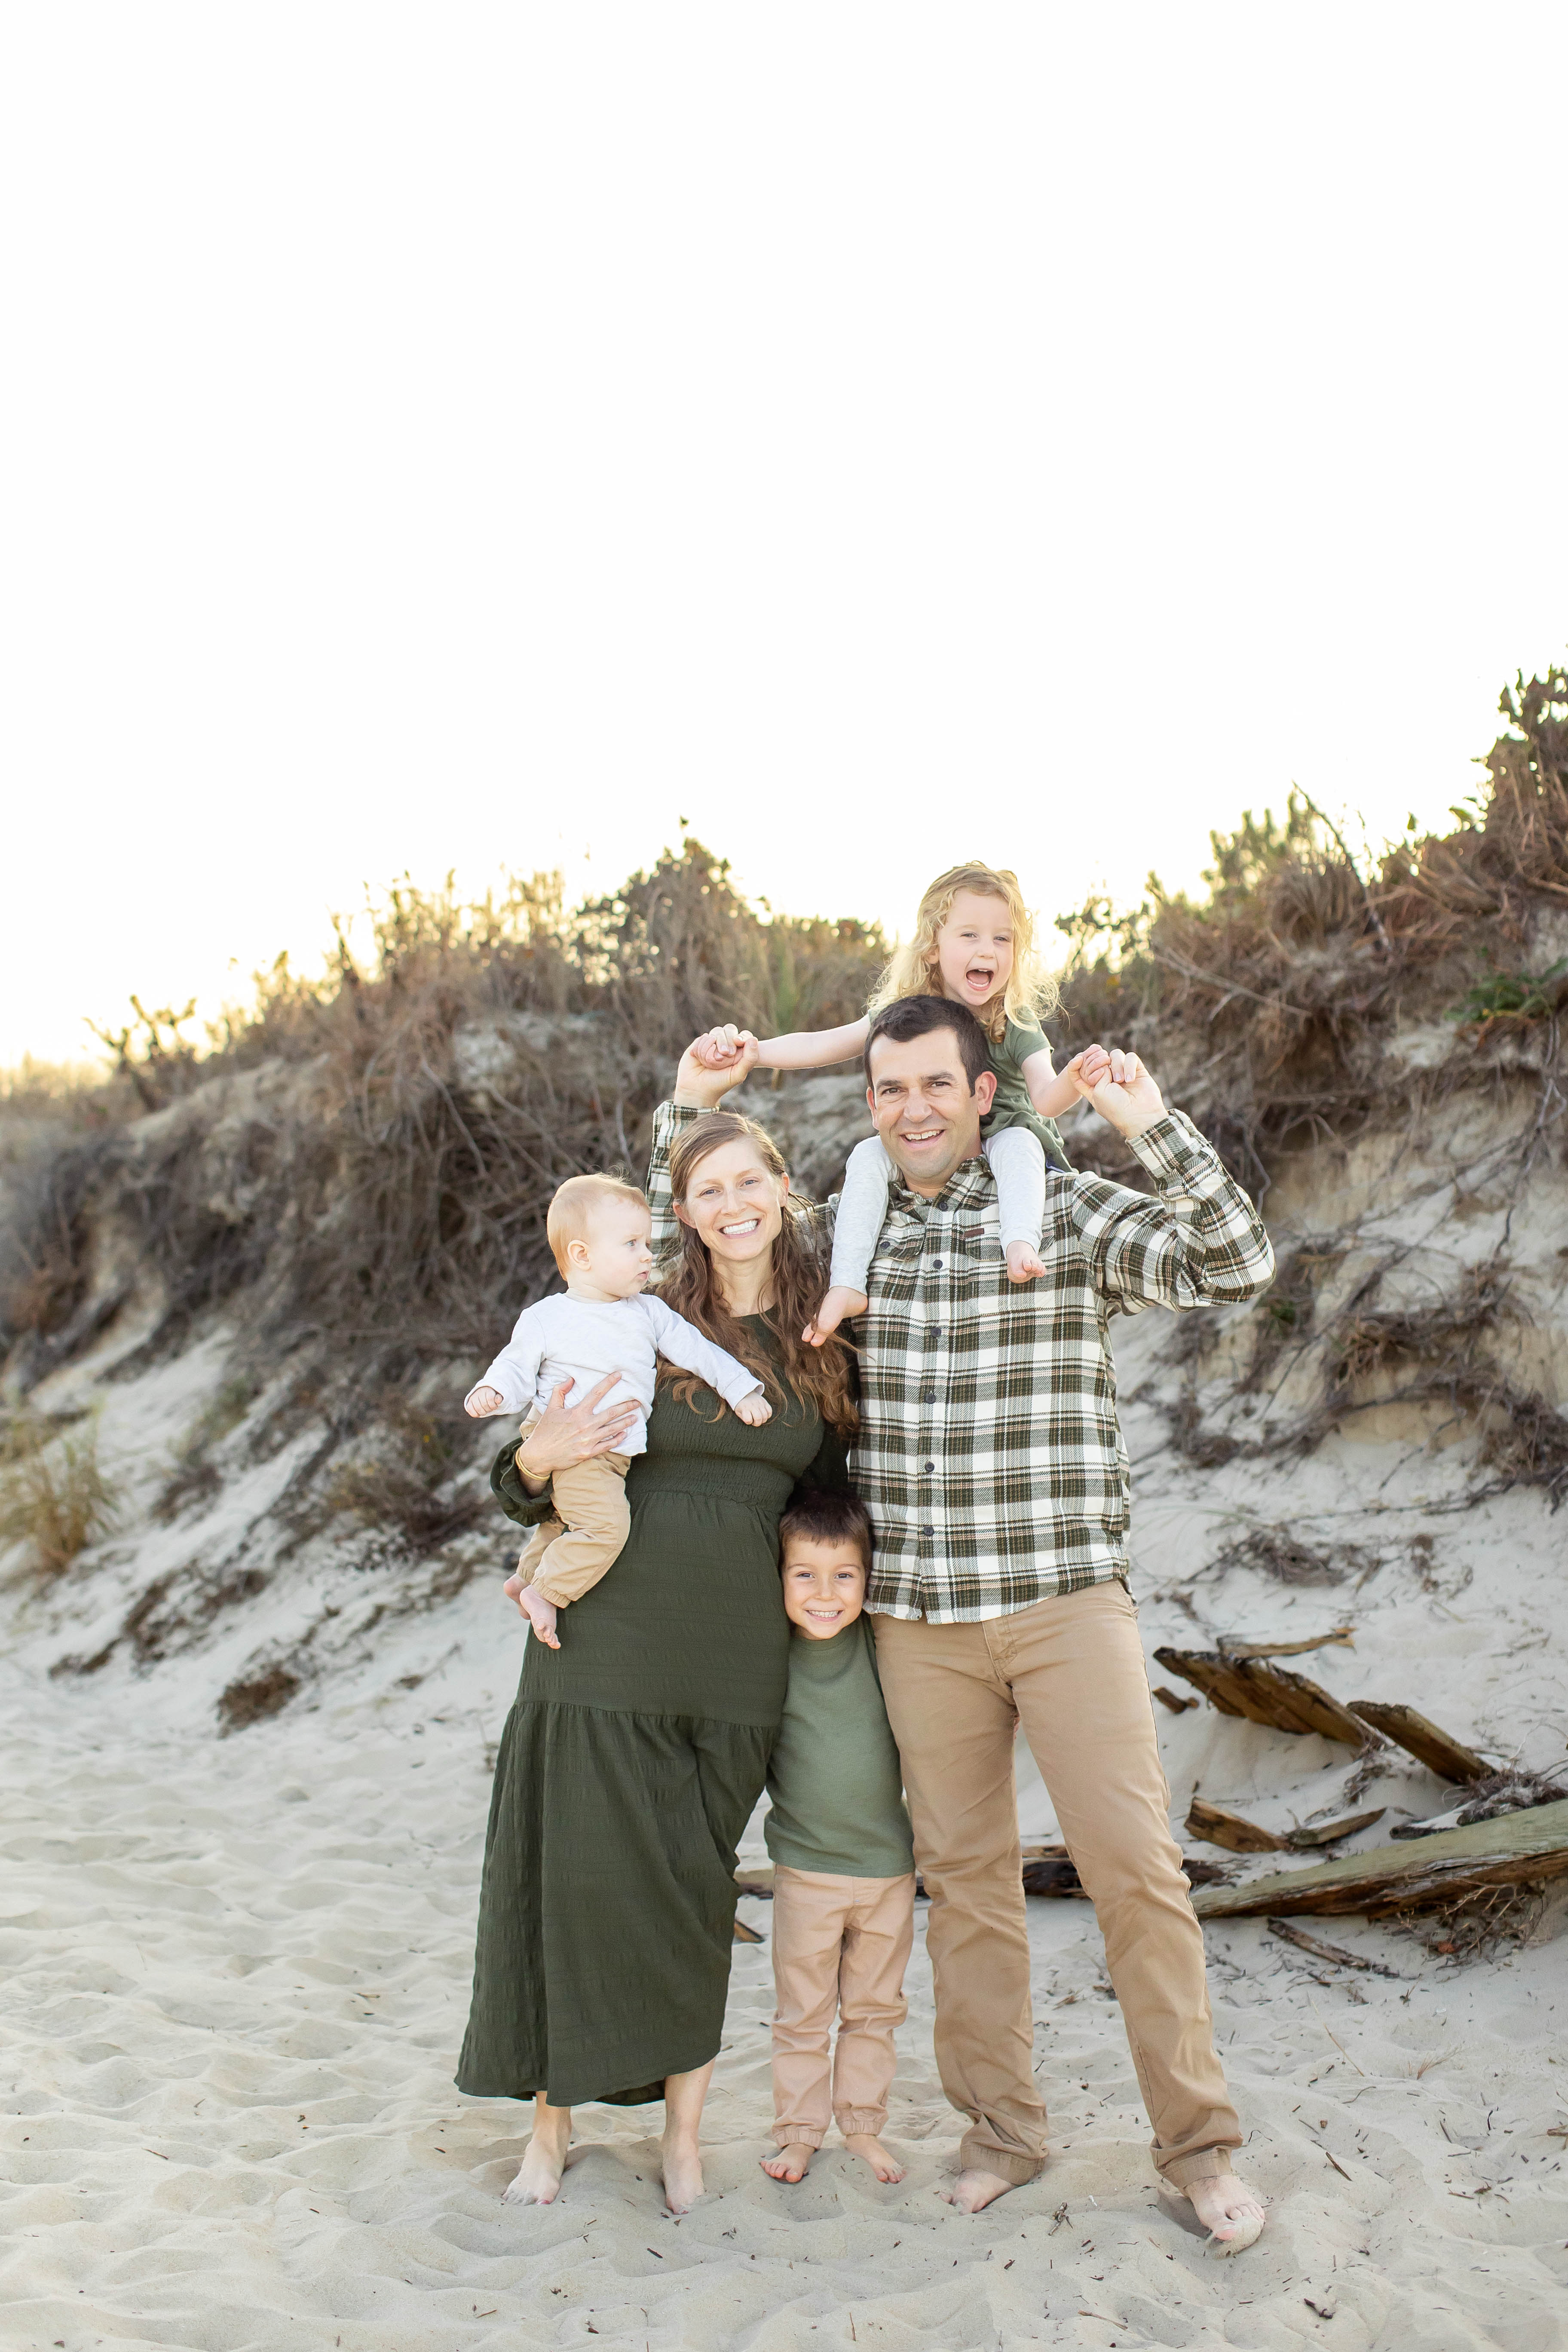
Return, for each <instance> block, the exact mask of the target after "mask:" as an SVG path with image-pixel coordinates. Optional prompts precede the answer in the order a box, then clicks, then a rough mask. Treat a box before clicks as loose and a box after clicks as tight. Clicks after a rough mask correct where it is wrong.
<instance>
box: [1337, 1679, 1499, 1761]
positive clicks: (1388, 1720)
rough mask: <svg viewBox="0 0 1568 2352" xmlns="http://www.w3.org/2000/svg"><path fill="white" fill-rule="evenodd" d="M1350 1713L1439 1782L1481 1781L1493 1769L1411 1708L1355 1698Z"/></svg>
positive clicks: (1473, 1751) (1473, 1750) (1372, 1699)
mask: <svg viewBox="0 0 1568 2352" xmlns="http://www.w3.org/2000/svg"><path fill="white" fill-rule="evenodd" d="M1351 1713H1352V1715H1354V1716H1359V1717H1360V1718H1361V1720H1362V1722H1363V1723H1366V1724H1370V1725H1371V1727H1372V1728H1373V1731H1377V1732H1381V1733H1382V1735H1383V1737H1384V1739H1392V1740H1393V1742H1394V1746H1395V1747H1396V1748H1404V1750H1405V1754H1406V1755H1407V1756H1414V1757H1415V1759H1416V1761H1417V1763H1420V1764H1425V1765H1426V1769H1427V1770H1428V1771H1429V1772H1436V1775H1437V1778H1438V1779H1439V1780H1486V1778H1487V1777H1488V1775H1489V1773H1490V1772H1491V1771H1493V1770H1494V1769H1495V1767H1494V1766H1492V1765H1490V1764H1489V1763H1488V1762H1487V1761H1486V1759H1485V1758H1484V1757H1480V1756H1478V1755H1477V1754H1476V1752H1475V1749H1474V1748H1462V1747H1461V1746H1460V1744H1459V1742H1458V1740H1457V1739H1450V1738H1449V1737H1448V1734H1447V1732H1446V1731H1440V1730H1439V1729H1438V1728H1437V1726H1436V1724H1435V1723H1430V1722H1428V1721H1427V1719H1426V1717H1425V1716H1424V1715H1417V1714H1416V1712H1415V1708H1414V1707H1413V1706H1396V1705H1394V1704H1393V1703H1392V1702H1391V1701H1388V1700H1385V1699H1378V1698H1358V1699H1356V1700H1354V1701H1352V1706H1351Z"/></svg>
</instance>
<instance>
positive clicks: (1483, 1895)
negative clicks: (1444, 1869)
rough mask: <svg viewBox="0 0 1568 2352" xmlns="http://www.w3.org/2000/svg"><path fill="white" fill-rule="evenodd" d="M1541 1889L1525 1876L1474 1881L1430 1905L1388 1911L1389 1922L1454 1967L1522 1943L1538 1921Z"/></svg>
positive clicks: (1542, 1900) (1542, 1902) (1542, 1896)
mask: <svg viewBox="0 0 1568 2352" xmlns="http://www.w3.org/2000/svg"><path fill="white" fill-rule="evenodd" d="M1545 1907H1546V1889H1545V1887H1544V1886H1543V1885H1541V1884H1540V1883H1539V1882H1537V1881H1534V1880H1525V1881H1522V1882H1521V1883H1520V1884H1518V1885H1511V1886H1478V1887H1474V1888H1472V1889H1471V1891H1470V1892H1469V1893H1468V1895H1456V1896H1455V1897H1454V1898H1453V1900H1452V1901H1451V1902H1447V1903H1438V1904H1436V1905H1434V1906H1432V1907H1431V1908H1430V1909H1422V1910H1415V1909H1407V1910H1403V1911H1394V1912H1391V1913H1390V1914H1389V1915H1388V1918H1389V1925H1390V1926H1392V1927H1398V1928H1400V1929H1402V1930H1403V1931H1404V1933H1405V1935H1407V1936H1414V1937H1415V1938H1416V1940H1417V1942H1419V1943H1421V1944H1424V1945H1425V1946H1426V1949H1427V1951H1429V1952H1431V1953H1432V1954H1434V1955H1435V1956H1436V1958H1440V1959H1445V1960H1447V1961H1448V1962H1450V1964H1451V1965H1452V1966H1453V1967H1455V1968H1458V1967H1460V1966H1462V1964H1463V1963H1464V1962H1465V1961H1466V1960H1482V1959H1489V1958H1492V1957H1493V1955H1494V1954H1496V1953H1499V1952H1502V1951H1511V1950H1515V1949H1517V1948H1518V1947H1519V1946H1520V1945H1521V1944H1527V1943H1528V1942H1529V1941H1530V1938H1531V1936H1532V1935H1533V1934H1534V1933H1535V1930H1536V1928H1537V1927H1539V1926H1540V1924H1541V1919H1542V1913H1543V1911H1544V1910H1545Z"/></svg>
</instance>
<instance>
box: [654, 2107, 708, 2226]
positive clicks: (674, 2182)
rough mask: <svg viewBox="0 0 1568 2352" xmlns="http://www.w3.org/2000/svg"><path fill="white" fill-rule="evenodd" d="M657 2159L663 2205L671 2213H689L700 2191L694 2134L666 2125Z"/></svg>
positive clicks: (700, 2178)
mask: <svg viewBox="0 0 1568 2352" xmlns="http://www.w3.org/2000/svg"><path fill="white" fill-rule="evenodd" d="M659 2162H660V2169H661V2171H662V2172H663V2175H664V2201H665V2203H666V2205H668V2208H669V2210H670V2211H671V2212H672V2213H689V2212H690V2210H691V2209H692V2207H693V2206H694V2205H695V2204H696V2202H697V2200H698V2199H699V2198H700V2196H701V2194H702V2158H701V2157H700V2154H699V2153H698V2147H697V2135H696V2133H695V2132H692V2133H687V2132H685V2131H682V2130H681V2129H680V2128H679V2126H678V2125H670V2124H666V2126H665V2127H664V2137H663V2139H662V2140H661V2141H660V2142H659Z"/></svg>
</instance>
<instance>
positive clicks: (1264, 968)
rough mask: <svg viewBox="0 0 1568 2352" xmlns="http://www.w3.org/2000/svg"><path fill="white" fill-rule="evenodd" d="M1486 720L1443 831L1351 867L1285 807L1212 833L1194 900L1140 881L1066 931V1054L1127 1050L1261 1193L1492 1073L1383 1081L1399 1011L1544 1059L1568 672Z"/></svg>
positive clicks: (1561, 828) (1553, 980)
mask: <svg viewBox="0 0 1568 2352" xmlns="http://www.w3.org/2000/svg"><path fill="white" fill-rule="evenodd" d="M1500 710H1501V712H1502V714H1503V716H1504V718H1505V719H1507V720H1508V721H1509V731H1508V732H1507V733H1505V734H1504V735H1502V736H1501V737H1500V738H1499V740H1498V741H1497V743H1496V744H1495V745H1494V746H1493V749H1492V751H1491V752H1490V753H1489V756H1488V759H1487V761H1486V767H1487V770H1488V776H1489V782H1488V785H1487V787H1486V789H1485V791H1484V793H1482V794H1481V795H1480V796H1479V797H1478V799H1477V800H1476V801H1475V802H1473V803H1469V804H1468V805H1466V806H1464V807H1461V808H1457V809H1456V810H1455V811H1454V812H1453V814H1454V815H1455V816H1456V817H1457V818H1458V820H1459V822H1458V827H1457V829H1456V830H1455V831H1454V832H1453V833H1451V834H1447V835H1442V836H1437V835H1427V836H1422V837H1416V836H1415V835H1414V832H1412V835H1411V837H1409V838H1408V839H1406V840H1405V842H1402V843H1400V844H1399V845H1395V846H1394V847H1391V848H1389V849H1388V850H1387V851H1386V852H1385V853H1384V856H1382V858H1381V860H1377V861H1373V860H1363V866H1365V871H1364V872H1363V866H1358V864H1357V863H1356V861H1355V859H1354V858H1352V855H1351V852H1350V850H1349V848H1348V846H1347V845H1346V844H1345V842H1344V840H1343V838H1342V835H1340V834H1339V833H1338V831H1337V830H1336V829H1335V828H1334V827H1333V826H1332V825H1331V824H1329V823H1328V821H1327V820H1326V819H1325V818H1324V817H1323V816H1322V815H1321V813H1320V812H1319V811H1318V810H1317V809H1316V808H1314V806H1313V804H1312V803H1311V802H1310V800H1308V799H1307V797H1306V796H1305V795H1304V794H1302V793H1298V792H1292V793H1290V795H1289V799H1288V801H1287V803H1286V809H1285V814H1284V819H1283V822H1280V821H1278V820H1276V818H1275V817H1274V816H1273V814H1271V812H1269V811H1267V810H1266V811H1265V812H1264V814H1263V817H1262V819H1261V821H1258V820H1257V819H1255V818H1254V817H1253V816H1252V814H1250V813H1248V814H1246V815H1245V816H1244V817H1243V819H1242V823H1241V825H1240V827H1239V829H1238V830H1237V832H1236V833H1235V834H1232V835H1220V834H1215V835H1212V836H1211V838H1212V841H1213V846H1214V864H1213V866H1211V867H1210V868H1209V869H1208V871H1207V872H1206V874H1205V877H1204V878H1205V883H1206V884H1207V889H1206V893H1205V896H1204V897H1203V898H1201V899H1197V900H1194V899H1192V898H1187V897H1185V896H1184V895H1181V894H1173V893H1170V892H1168V891H1165V890H1164V889H1163V888H1162V887H1161V885H1160V883H1159V882H1158V880H1157V879H1156V878H1155V877H1151V878H1150V885H1149V894H1148V896H1147V898H1145V899H1144V901H1143V902H1142V905H1141V906H1140V907H1138V908H1134V909H1133V910H1132V911H1131V913H1129V914H1125V915H1118V914H1116V913H1115V912H1114V911H1113V910H1112V908H1110V905H1109V902H1107V901H1106V900H1104V899H1103V898H1100V899H1091V900H1090V901H1089V903H1088V904H1087V905H1086V906H1084V907H1083V908H1080V909H1079V911H1078V912H1077V913H1076V914H1074V915H1070V916H1064V917H1060V918H1058V920H1059V921H1060V923H1061V926H1062V929H1064V930H1066V931H1067V932H1068V935H1069V937H1070V938H1071V939H1072V940H1073V943H1074V945H1073V954H1072V958H1071V961H1069V964H1068V970H1067V971H1066V973H1065V974H1064V976H1063V999H1064V1007H1065V1013H1066V1022H1067V1027H1068V1040H1067V1045H1068V1050H1072V1049H1074V1048H1076V1047H1077V1046H1078V1045H1082V1044H1086V1043H1088V1042H1089V1039H1090V1038H1091V1037H1095V1036H1101V1037H1113V1038H1115V1039H1117V1040H1119V1041H1121V1040H1126V1041H1128V1042H1131V1043H1132V1044H1134V1045H1137V1046H1138V1047H1139V1048H1140V1049H1141V1050H1142V1051H1143V1052H1144V1053H1145V1054H1146V1055H1147V1056H1148V1058H1149V1060H1150V1061H1151V1063H1152V1064H1153V1066H1155V1067H1156V1068H1159V1069H1163V1070H1170V1071H1171V1072H1173V1074H1176V1075H1179V1076H1181V1078H1182V1081H1183V1093H1182V1099H1183V1102H1184V1107H1185V1108H1188V1109H1189V1110H1190V1111H1191V1112H1192V1114H1193V1115H1194V1117H1195V1118H1197V1119H1198V1120H1199V1123H1200V1124H1201V1125H1202V1126H1203V1127H1204V1128H1205V1130H1206V1132H1207V1133H1208V1134H1209V1135H1210V1137H1211V1138H1212V1139H1213V1140H1214V1141H1215V1144H1216V1145H1217V1146H1218V1147H1219V1149H1220V1150H1221V1151H1222V1152H1224V1153H1225V1154H1226V1157H1227V1158H1228V1159H1229V1160H1231V1162H1232V1164H1233V1165H1234V1166H1235V1167H1236V1168H1237V1171H1238V1172H1239V1173H1240V1174H1241V1175H1242V1177H1243V1180H1244V1181H1247V1183H1249V1184H1250V1185H1252V1186H1253V1187H1254V1188H1255V1189H1256V1190H1257V1191H1258V1192H1265V1191H1266V1190H1267V1188H1268V1170H1269V1163H1270V1161H1271V1160H1273V1159H1274V1158H1275V1157H1276V1155H1277V1154H1278V1153H1279V1151H1280V1150H1282V1149H1284V1148H1286V1147H1287V1146H1289V1145H1292V1144H1301V1143H1306V1142H1309V1141H1312V1140H1318V1139H1331V1138H1341V1139H1342V1138H1344V1137H1346V1136H1347V1135H1349V1134H1352V1133H1353V1132H1355V1131H1356V1130H1357V1129H1359V1128H1360V1127H1362V1126H1363V1124H1364V1123H1365V1122H1366V1121H1367V1120H1368V1119H1370V1118H1373V1117H1374V1116H1386V1114H1387V1112H1388V1111H1389V1109H1390V1108H1391V1106H1392V1104H1393V1103H1394V1101H1395V1100H1397V1099H1398V1097H1399V1095H1400V1094H1401V1093H1403V1094H1404V1095H1405V1096H1406V1097H1409V1098H1411V1099H1415V1097H1418V1096H1420V1095H1422V1094H1423V1093H1426V1094H1428V1095H1429V1094H1431V1093H1432V1092H1434V1091H1436V1090H1440V1088H1441V1087H1449V1086H1452V1085H1454V1084H1457V1083H1463V1082H1464V1080H1465V1078H1466V1076H1471V1075H1483V1074H1485V1073H1486V1072H1487V1070H1488V1068H1489V1065H1488V1063H1487V1062H1486V1060H1485V1058H1484V1057H1478V1059H1477V1061H1476V1062H1475V1063H1474V1065H1473V1066H1472V1068H1471V1070H1470V1071H1468V1072H1467V1071H1466V1070H1465V1069H1464V1067H1463V1066H1458V1067H1456V1068H1451V1069H1446V1071H1445V1074H1444V1076H1443V1077H1442V1079H1441V1080H1440V1081H1439V1080H1436V1079H1435V1078H1433V1077H1432V1076H1430V1075H1428V1074H1423V1073H1399V1072H1396V1071H1392V1070H1391V1069H1390V1067H1389V1066H1388V1064H1387V1063H1386V1061H1384V1060H1383V1059H1382V1058H1381V1049H1382V1046H1383V1045H1384V1043H1385V1042H1386V1040H1387V1038H1388V1036H1389V1035H1390V1034H1391V1033H1392V1031H1393V1029H1394V1024H1395V1023H1396V1021H1397V1020H1398V1019H1399V1018H1400V1016H1401V1014H1402V1013H1404V1014H1405V1016H1406V1017H1408V1015H1409V1013H1410V1012H1411V1010H1412V1009H1413V1008H1418V1007H1425V1008H1426V1010H1427V1011H1428V1012H1429V1013H1432V1014H1434V1015H1436V1014H1437V1013H1441V1012H1442V1011H1443V1010H1445V1009H1447V1008H1452V1009H1453V1011H1454V1012H1455V1013H1456V1015H1457V1016H1458V1017H1459V1018H1465V1017H1467V1015H1468V1017H1469V1018H1470V1019H1471V1020H1472V1022H1473V1023H1479V1028H1474V1027H1473V1028H1472V1031H1471V1034H1472V1037H1473V1039H1474V1041H1475V1042H1478V1043H1479V1042H1481V1041H1482V1040H1484V1038H1485V1037H1486V1036H1489V1034H1491V1033H1492V1032H1493V1031H1494V1030H1495V1029H1496V1027H1497V1026H1498V1023H1499V1020H1500V1019H1501V1020H1503V1021H1504V1023H1505V1025H1507V1024H1511V1025H1513V1026H1516V1027H1517V1026H1520V1025H1528V1024H1539V1025H1540V1027H1541V1028H1542V1033H1543V1045H1542V1058H1543V1060H1544V1061H1545V1062H1546V1063H1547V1064H1548V1065H1551V1064H1554V1063H1555V1061H1556V1059H1557V1053H1558V1039H1557V1035H1556V1018H1557V1008H1558V1006H1559V1004H1560V1003H1562V1002H1563V997H1564V995H1565V994H1568V991H1565V990H1564V989H1563V985H1562V982H1561V980H1560V979H1559V977H1558V976H1557V975H1556V973H1555V971H1553V972H1552V973H1549V974H1542V975H1531V974H1530V973H1529V972H1528V971H1525V970H1524V969H1523V967H1522V965H1521V956H1522V954H1523V951H1524V950H1525V947H1526V943H1527V941H1528V940H1529V938H1530V935H1531V922H1532V919H1533V918H1534V916H1535V915H1536V913H1537V912H1538V911H1539V909H1540V908H1542V906H1543V905H1546V906H1554V907H1559V908H1562V907H1568V671H1564V670H1563V669H1553V670H1552V671H1550V672H1549V673H1548V674H1547V676H1546V677H1543V678H1532V679H1531V681H1530V683H1529V684H1528V685H1526V683H1525V682H1524V680H1523V678H1522V677H1521V678H1520V679H1518V680H1517V681H1516V683H1515V685H1514V686H1512V687H1510V688H1506V689H1505V691H1504V693H1503V696H1502V698H1501V701H1500ZM1412 827H1414V820H1412ZM1478 991H1479V994H1478ZM1456 1000H1458V1002H1457V1003H1456ZM1391 1088H1392V1089H1393V1091H1392V1092H1391Z"/></svg>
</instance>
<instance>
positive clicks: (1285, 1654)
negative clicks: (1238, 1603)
mask: <svg viewBox="0 0 1568 2352" xmlns="http://www.w3.org/2000/svg"><path fill="white" fill-rule="evenodd" d="M1336 1643H1337V1644H1338V1645H1339V1647H1341V1648H1342V1649H1346V1650H1353V1649H1354V1647H1355V1635H1354V1633H1353V1632H1352V1629H1351V1627H1350V1626H1348V1625H1336V1626H1335V1627H1334V1630H1333V1632H1332V1633H1315V1634H1313V1636H1312V1637H1311V1639H1310V1641H1306V1642H1233V1641H1231V1640H1230V1639H1229V1638H1228V1637H1227V1636H1226V1634H1224V1633H1222V1634H1221V1635H1220V1637H1219V1648H1220V1655H1221V1657H1224V1658H1299V1657H1300V1655H1301V1654H1302V1652H1303V1651H1304V1650H1326V1649H1328V1648H1330V1647H1331V1645H1333V1644H1336Z"/></svg>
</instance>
